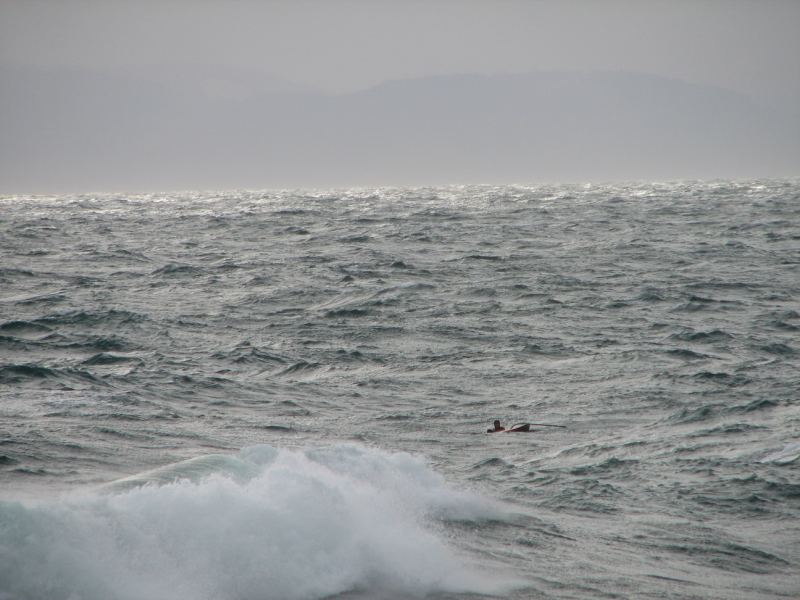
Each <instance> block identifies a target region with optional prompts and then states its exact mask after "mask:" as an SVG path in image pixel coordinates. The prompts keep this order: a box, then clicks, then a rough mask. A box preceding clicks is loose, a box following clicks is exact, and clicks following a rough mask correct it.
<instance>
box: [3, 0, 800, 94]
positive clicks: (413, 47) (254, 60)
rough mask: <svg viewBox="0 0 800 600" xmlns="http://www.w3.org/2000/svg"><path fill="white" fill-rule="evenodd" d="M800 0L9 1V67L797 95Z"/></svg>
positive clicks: (336, 84) (340, 82)
mask: <svg viewBox="0 0 800 600" xmlns="http://www.w3.org/2000/svg"><path fill="white" fill-rule="evenodd" d="M798 31H800V2H798V1H796V0H795V1H791V0H790V1H778V0H760V1H736V0H725V1H710V0H706V1H703V0H689V1H680V0H669V1H657V0H653V1H645V0H638V1H623V0H608V1H600V0H595V1H568V0H566V1H562V0H554V1H503V0H493V1H489V0H485V1H482V2H477V1H473V2H470V1H458V2H454V1H442V0H439V1H437V0H427V1H414V0H403V1H400V0H397V1H393V2H387V1H382V0H363V1H353V0H338V1H337V0H327V1H304V0H291V1H285V2H269V1H263V2H256V1H249V2H248V1H225V2H223V1H222V0H219V1H217V2H204V1H201V0H191V1H170V0H162V1H134V0H130V1H127V2H119V1H114V0H98V1H70V0H53V1H50V2H47V1H44V2H43V1H37V0H18V1H13V0H5V1H3V2H2V14H0V61H2V63H3V64H6V65H13V64H26V65H39V66H84V67H95V66H98V67H112V68H113V67H117V66H125V65H135V66H156V65H162V64H169V65H177V66H180V65H186V64H203V65H208V64H214V65H218V66H221V67H244V68H252V69H257V70H260V71H263V72H266V73H271V74H274V75H277V76H280V77H282V78H286V79H288V80H291V81H294V82H298V83H303V84H309V85H312V86H314V87H319V88H324V89H327V90H330V91H345V90H352V89H357V88H363V87H366V86H369V85H372V84H375V83H377V82H380V81H382V80H386V79H395V78H402V77H413V76H418V75H431V74H443V73H453V72H477V73H508V72H525V71H533V70H564V69H568V70H575V69H577V70H595V69H602V70H635V71H642V72H647V73H654V74H658V75H663V76H668V77H674V78H679V79H683V80H686V81H690V82H695V83H708V84H714V85H718V86H722V87H726V88H728V89H732V90H736V91H739V92H743V93H746V94H748V95H751V96H753V97H756V98H758V99H768V100H775V99H779V98H780V99H783V101H784V102H787V101H790V100H791V99H798V98H800V58H799V57H800V35H798Z"/></svg>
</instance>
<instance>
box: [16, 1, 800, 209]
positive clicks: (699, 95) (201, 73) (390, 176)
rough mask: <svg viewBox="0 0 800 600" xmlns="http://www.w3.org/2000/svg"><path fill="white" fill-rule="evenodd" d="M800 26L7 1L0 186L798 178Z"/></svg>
mask: <svg viewBox="0 0 800 600" xmlns="http://www.w3.org/2000/svg"><path fill="white" fill-rule="evenodd" d="M798 32H800V0H759V1H745V0H725V1H712V0H686V1H682V0H668V1H660V0H652V1H646V0H637V1H630V0H606V1H602V0H584V1H578V0H573V1H570V0H547V1H544V0H543V1H535V0H530V1H511V0H485V1H468V0H462V1H452V0H448V1H445V0H425V1H417V0H395V1H392V2H389V1H386V0H361V1H357V0H325V1H323V0H319V1H311V0H291V1H285V2H278V1H261V2H257V1H245V0H240V1H236V0H227V1H223V0H218V1H216V2H210V1H203V0H153V1H147V0H138V1H137V0H129V1H115V0H97V1H88V0H52V1H41V0H0V194H2V193H16V192H51V191H54V192H68V191H86V190H100V191H102V190H123V191H131V190H154V189H155V190H164V189H189V188H191V189H198V188H202V189H209V188H214V189H222V188H231V187H250V188H254V187H283V186H291V187H294V186H327V185H382V184H428V183H432V184H441V183H485V182H493V183H495V182H496V183H507V182H511V181H514V182H536V181H588V180H594V181H596V180H602V179H642V178H644V179H676V178H715V177H725V178H739V177H782V176H787V175H788V176H795V175H798V174H800V173H798V167H800V35H798ZM462 75H463V76H462ZM382 82H388V83H384V84H382ZM376 86H377V87H376Z"/></svg>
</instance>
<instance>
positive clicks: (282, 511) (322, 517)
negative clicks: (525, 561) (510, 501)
mask: <svg viewBox="0 0 800 600" xmlns="http://www.w3.org/2000/svg"><path fill="white" fill-rule="evenodd" d="M203 468H205V469H207V470H208V473H207V474H205V475H202V474H201V473H200V472H199V471H202V469H203ZM184 471H185V472H186V473H185V477H186V478H183V477H184V474H182V473H183V472H184ZM166 472H168V473H169V476H167V475H165V473H166ZM155 473H156V475H155V476H152V474H151V476H143V477H141V478H140V479H141V480H142V481H150V483H146V484H145V485H140V486H138V487H134V488H133V489H125V490H124V491H115V490H116V488H114V487H113V486H112V488H110V490H111V491H105V492H100V493H97V492H92V493H85V494H82V495H73V496H70V497H68V498H65V499H62V500H60V501H57V502H43V503H40V504H37V505H32V504H27V505H25V504H20V503H8V502H6V503H0V597H2V596H3V595H4V594H5V597H8V598H14V599H17V598H20V599H21V598H26V599H27V598H48V599H51V600H58V599H61V598H63V599H64V600H101V599H102V600H143V599H148V600H159V599H167V598H169V599H170V600H204V599H208V600H211V599H214V600H224V599H228V598H230V599H234V598H236V599H238V600H246V599H253V600H256V599H258V600H266V599H270V598H274V599H281V600H292V599H298V600H299V599H312V598H324V597H327V596H331V595H334V594H337V593H341V592H344V591H348V590H367V591H368V590H384V591H391V592H399V593H402V594H403V595H407V596H412V595H413V596H422V595H425V594H427V593H430V592H435V591H448V592H475V593H487V592H489V591H493V592H494V593H497V592H498V587H497V582H496V581H492V580H491V578H490V577H489V576H485V575H481V574H480V573H478V572H476V570H475V569H473V568H469V566H467V565H465V564H464V563H463V559H462V558H460V557H459V556H457V554H456V552H455V551H454V550H453V549H451V548H450V547H448V546H447V545H446V544H445V543H444V542H443V540H442V538H441V537H440V536H438V535H437V531H439V528H440V527H441V526H442V525H441V522H440V520H441V519H445V520H446V519H484V518H492V517H494V516H495V513H496V512H497V510H498V509H497V507H496V506H494V505H493V504H492V503H491V502H490V501H487V500H484V499H481V498H480V497H477V496H475V495H472V494H469V493H465V492H460V491H456V490H453V489H451V488H450V487H448V485H447V484H446V482H445V481H444V479H443V478H442V477H441V476H439V475H438V474H437V473H435V472H434V471H433V470H431V469H430V468H429V467H428V465H427V464H426V463H425V462H424V461H423V460H422V459H420V458H417V457H413V456H410V455H408V454H389V453H385V452H381V451H378V450H375V449H368V448H364V447H357V446H337V447H332V448H327V449H312V450H307V451H288V450H275V449H273V448H268V447H263V446H261V447H254V448H248V449H245V450H243V451H242V452H240V453H239V454H238V455H235V456H232V457H230V458H229V459H227V460H222V459H219V458H215V459H213V460H209V459H202V458H201V459H196V460H194V461H189V462H187V463H178V464H177V465H173V466H172V467H170V468H169V469H166V470H159V471H158V472H155ZM190 476H191V478H189V477H190ZM167 480H169V481H170V482H169V483H165V481H167ZM154 482H155V483H154ZM131 483H132V481H131V480H130V479H129V480H128V481H127V484H126V485H129V484H131ZM437 524H438V525H437Z"/></svg>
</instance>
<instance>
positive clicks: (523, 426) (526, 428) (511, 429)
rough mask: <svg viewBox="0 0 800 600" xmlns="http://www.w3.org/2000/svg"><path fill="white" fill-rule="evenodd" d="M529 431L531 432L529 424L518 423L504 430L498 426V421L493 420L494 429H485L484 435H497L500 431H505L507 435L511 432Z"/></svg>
mask: <svg viewBox="0 0 800 600" xmlns="http://www.w3.org/2000/svg"><path fill="white" fill-rule="evenodd" d="M530 430H531V426H530V423H518V424H516V425H512V426H511V427H509V428H508V429H506V428H505V427H503V426H502V425H501V424H500V420H499V419H495V421H494V429H487V430H486V433H499V432H500V431H505V432H507V433H512V432H520V433H527V432H528V431H530Z"/></svg>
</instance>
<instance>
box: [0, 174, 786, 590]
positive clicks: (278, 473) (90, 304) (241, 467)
mask: <svg viewBox="0 0 800 600" xmlns="http://www.w3.org/2000/svg"><path fill="white" fill-rule="evenodd" d="M0 252H1V253H2V254H1V255H0V256H1V257H2V263H1V264H0V598H3V600H12V599H13V600H22V599H24V600H28V599H36V600H38V599H45V598H46V599H53V600H55V599H62V598H63V599H64V600H100V599H103V600H115V599H120V600H141V599H148V600H153V599H166V598H169V599H172V600H189V599H191V600H206V599H208V600H212V599H213V600H229V599H230V600H234V599H235V600H267V599H285V600H292V599H298V600H300V599H303V600H305V599H309V600H310V599H320V598H342V599H344V598H347V599H350V598H358V599H363V598H391V599H396V598H407V597H431V598H438V599H445V598H446V599H453V598H465V597H475V598H481V597H487V598H516V599H522V598H548V599H549V598H556V599H594V598H670V599H678V598H681V599H683V598H703V599H706V598H712V599H720V600H723V599H724V600H729V599H737V598H741V599H760V598H764V599H767V598H769V599H772V598H795V597H797V596H798V595H799V594H800V520H799V518H800V460H798V456H800V432H799V431H798V427H799V426H800V410H798V395H799V394H800V368H799V367H800V359H799V358H798V352H800V336H799V335H798V332H799V331H800V302H799V301H798V298H799V297H800V183H798V182H797V181H791V180H789V181H749V182H714V183H663V184H630V185H585V186H584V185H574V186H532V187H523V186H505V187H504V186H500V187H488V186H474V187H446V188H414V189H411V188H409V189H369V190H367V189H353V190H338V191H328V192H302V191H301V192H298V191H284V192H236V193H218V194H216V193H215V194H212V193H187V194H153V195H136V196H132V195H80V196H76V195H73V196H60V197H20V196H15V197H2V198H0ZM495 418H499V419H501V420H503V421H504V422H505V423H507V424H512V423H515V422H523V421H527V422H534V423H544V424H548V425H563V426H565V427H563V428H559V427H534V432H533V433H529V434H493V435H489V434H487V433H485V431H486V429H487V427H489V426H490V425H491V421H493V420H494V419H495Z"/></svg>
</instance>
